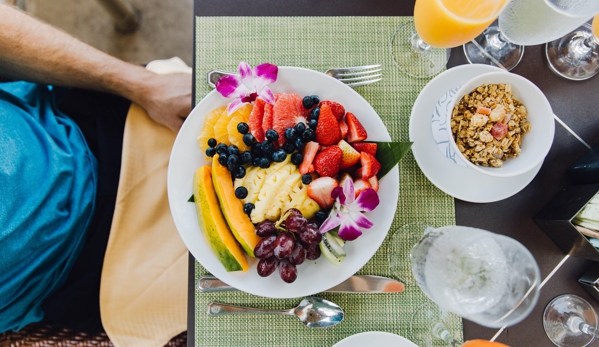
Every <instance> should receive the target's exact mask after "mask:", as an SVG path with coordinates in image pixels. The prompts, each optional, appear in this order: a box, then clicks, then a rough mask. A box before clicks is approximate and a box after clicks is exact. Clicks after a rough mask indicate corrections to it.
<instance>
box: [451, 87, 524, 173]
mask: <svg viewBox="0 0 599 347" xmlns="http://www.w3.org/2000/svg"><path fill="white" fill-rule="evenodd" d="M527 115H528V111H527V110H526V107H525V106H524V105H522V103H521V102H519V101H518V100H516V98H514V97H513V96H512V86H511V85H510V84H483V85H482V86H480V87H478V88H476V89H474V90H473V91H472V92H470V93H469V94H466V95H465V96H464V97H463V98H462V100H460V101H459V102H458V103H457V104H456V106H455V107H454V109H453V111H452V114H451V133H452V135H453V139H454V141H455V143H456V145H457V146H458V149H459V150H460V152H462V154H463V155H464V156H465V157H466V158H467V159H468V160H469V161H471V162H472V163H474V164H476V165H480V166H486V167H498V168H499V167H502V166H503V162H504V161H505V160H506V159H507V158H508V157H512V158H515V157H517V156H518V155H519V154H520V151H521V146H522V138H523V137H524V134H525V133H527V132H529V131H530V123H529V122H528V120H527V119H526V116H527Z"/></svg>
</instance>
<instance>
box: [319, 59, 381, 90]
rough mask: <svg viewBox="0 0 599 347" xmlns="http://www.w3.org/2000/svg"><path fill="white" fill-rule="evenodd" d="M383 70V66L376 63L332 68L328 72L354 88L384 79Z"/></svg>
mask: <svg viewBox="0 0 599 347" xmlns="http://www.w3.org/2000/svg"><path fill="white" fill-rule="evenodd" d="M382 70H383V68H382V66H381V65H380V64H376V65H365V66H353V67H344V68H336V69H330V70H328V71H327V72H326V74H327V75H329V76H331V77H334V78H336V79H338V80H340V81H341V82H343V83H345V84H347V85H348V86H349V87H352V88H353V87H358V86H363V85H366V84H371V83H374V82H378V81H380V80H382V79H383V78H382V76H383V74H382V73H380V72H381V71H382Z"/></svg>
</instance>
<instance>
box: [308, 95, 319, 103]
mask: <svg viewBox="0 0 599 347" xmlns="http://www.w3.org/2000/svg"><path fill="white" fill-rule="evenodd" d="M310 97H311V98H312V105H318V104H320V98H319V97H318V95H310Z"/></svg>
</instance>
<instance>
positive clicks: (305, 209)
mask: <svg viewBox="0 0 599 347" xmlns="http://www.w3.org/2000/svg"><path fill="white" fill-rule="evenodd" d="M299 210H300V211H301V212H302V214H303V215H304V217H306V219H310V218H312V217H314V215H315V214H316V212H318V211H320V205H318V203H317V202H316V201H314V200H312V199H311V198H310V197H309V196H306V200H304V202H303V204H302V205H301V207H300V208H299Z"/></svg>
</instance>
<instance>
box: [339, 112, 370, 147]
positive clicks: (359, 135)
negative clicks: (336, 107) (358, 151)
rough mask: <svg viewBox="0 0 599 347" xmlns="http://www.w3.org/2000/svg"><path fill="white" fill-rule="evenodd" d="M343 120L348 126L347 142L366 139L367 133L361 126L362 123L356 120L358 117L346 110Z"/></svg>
mask: <svg viewBox="0 0 599 347" xmlns="http://www.w3.org/2000/svg"><path fill="white" fill-rule="evenodd" d="M345 122H346V123H347V126H348V127H349V130H348V132H347V142H360V141H364V140H366V138H367V137H368V134H367V133H366V129H364V126H362V123H360V121H358V118H356V116H354V114H353V113H351V112H347V114H346V115H345Z"/></svg>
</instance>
